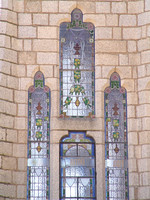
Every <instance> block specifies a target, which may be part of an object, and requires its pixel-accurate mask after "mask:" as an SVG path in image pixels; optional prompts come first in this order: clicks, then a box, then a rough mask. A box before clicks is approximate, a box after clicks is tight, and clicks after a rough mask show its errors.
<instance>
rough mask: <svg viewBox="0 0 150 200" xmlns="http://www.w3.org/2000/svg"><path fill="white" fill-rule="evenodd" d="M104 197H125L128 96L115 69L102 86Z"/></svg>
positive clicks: (125, 199)
mask: <svg viewBox="0 0 150 200" xmlns="http://www.w3.org/2000/svg"><path fill="white" fill-rule="evenodd" d="M105 181H106V200H128V199H129V192H128V144H127V97H126V90H125V89H124V88H123V87H121V85H120V77H119V75H118V74H117V73H116V72H115V73H113V74H112V75H111V78H110V87H108V88H106V89H105Z"/></svg>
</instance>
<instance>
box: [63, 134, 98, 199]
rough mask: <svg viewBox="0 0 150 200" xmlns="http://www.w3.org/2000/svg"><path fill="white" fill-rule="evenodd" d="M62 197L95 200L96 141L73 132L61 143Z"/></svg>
mask: <svg viewBox="0 0 150 200" xmlns="http://www.w3.org/2000/svg"><path fill="white" fill-rule="evenodd" d="M60 152H61V155H60V174H61V180H60V190H61V191H60V199H61V200H81V199H82V200H83V199H84V200H88V199H89V200H95V199H96V196H95V195H96V194H95V143H94V141H93V139H91V138H89V137H86V135H85V133H84V132H71V133H70V134H69V137H65V138H63V139H62V140H61V143H60Z"/></svg>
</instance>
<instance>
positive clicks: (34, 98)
mask: <svg viewBox="0 0 150 200" xmlns="http://www.w3.org/2000/svg"><path fill="white" fill-rule="evenodd" d="M49 133H50V90H49V88H48V87H47V86H45V84H44V76H43V74H42V73H41V72H40V71H38V72H37V73H36V74H35V77H34V86H31V87H30V88H29V90H28V170H27V173H28V174H27V176H28V179H27V199H30V200H37V199H39V200H49V183H50V176H49V172H50V169H49V159H50V152H49V142H50V135H49Z"/></svg>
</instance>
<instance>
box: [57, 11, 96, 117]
mask: <svg viewBox="0 0 150 200" xmlns="http://www.w3.org/2000/svg"><path fill="white" fill-rule="evenodd" d="M94 68H95V27H94V25H93V24H92V23H87V22H83V14H82V12H81V10H79V9H74V10H73V11H72V13H71V23H69V22H64V23H62V24H61V25H60V87H61V91H60V104H61V106H60V109H61V111H60V113H61V116H70V117H85V116H87V117H88V116H90V117H91V116H92V115H94V87H95V86H94V76H95V74H94Z"/></svg>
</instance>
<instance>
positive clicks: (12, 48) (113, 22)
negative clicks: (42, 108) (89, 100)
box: [0, 0, 150, 200]
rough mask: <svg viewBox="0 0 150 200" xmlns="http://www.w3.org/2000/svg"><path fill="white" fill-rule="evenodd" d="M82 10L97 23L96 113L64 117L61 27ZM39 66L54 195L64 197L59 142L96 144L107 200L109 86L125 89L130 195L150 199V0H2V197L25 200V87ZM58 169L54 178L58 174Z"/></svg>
mask: <svg viewBox="0 0 150 200" xmlns="http://www.w3.org/2000/svg"><path fill="white" fill-rule="evenodd" d="M74 8H79V9H81V11H82V12H83V21H84V22H92V23H93V24H94V25H95V108H96V110H95V112H96V115H95V118H94V119H86V120H85V119H82V120H81V119H80V120H79V119H72V120H69V119H61V118H59V89H60V88H59V26H60V23H61V22H69V21H70V20H71V15H70V14H71V12H72V10H73V9H74ZM38 70H41V71H42V72H43V74H44V76H45V84H46V85H47V86H49V87H50V89H51V146H50V148H51V160H50V166H51V169H50V170H51V186H50V190H51V192H50V194H51V200H59V192H58V191H59V175H58V174H59V141H60V139H61V137H62V136H64V135H67V134H68V131H69V130H78V131H79V130H82V131H87V134H88V135H90V136H92V137H93V138H94V139H95V141H96V167H97V186H96V187H97V200H104V199H105V182H104V181H105V178H104V169H105V158H104V155H105V152H104V151H105V150H104V89H105V88H106V87H108V86H109V79H110V75H111V74H112V73H113V72H114V71H116V72H117V73H118V74H119V75H120V78H121V84H122V86H123V87H125V88H126V90H127V103H128V108H127V109H128V151H129V195H130V200H149V199H150V0H136V1H135V0H132V1H130V0H116V1H115V0H107V1H104V0H100V1H96V0H92V1H90V0H88V1H85V0H84V1H80V0H78V1H76V0H73V1H50V0H0V127H1V128H0V199H2V200H4V199H7V200H8V199H13V200H16V199H19V200H21V199H22V200H23V199H26V177H27V172H26V169H27V119H28V113H27V107H28V104H27V103H28V88H29V87H30V86H31V85H33V77H34V75H35V73H36V72H37V71H38ZM56 174H57V176H56Z"/></svg>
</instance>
